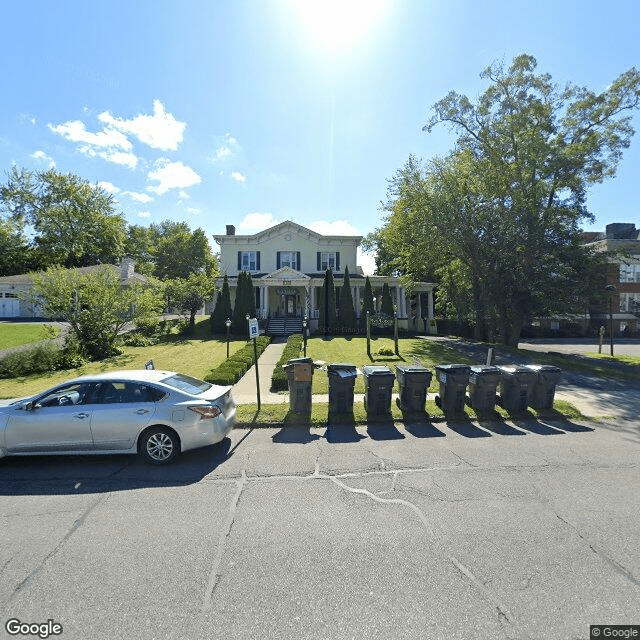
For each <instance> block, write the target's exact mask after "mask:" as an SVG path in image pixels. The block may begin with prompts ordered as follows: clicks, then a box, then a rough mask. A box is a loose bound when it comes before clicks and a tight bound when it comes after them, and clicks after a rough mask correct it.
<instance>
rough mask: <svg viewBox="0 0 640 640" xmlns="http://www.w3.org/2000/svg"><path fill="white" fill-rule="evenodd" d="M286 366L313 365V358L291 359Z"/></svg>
mask: <svg viewBox="0 0 640 640" xmlns="http://www.w3.org/2000/svg"><path fill="white" fill-rule="evenodd" d="M287 364H313V358H291V360H287Z"/></svg>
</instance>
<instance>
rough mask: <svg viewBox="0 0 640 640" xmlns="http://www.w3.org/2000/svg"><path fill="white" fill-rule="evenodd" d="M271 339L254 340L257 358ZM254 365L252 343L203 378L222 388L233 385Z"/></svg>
mask: <svg viewBox="0 0 640 640" xmlns="http://www.w3.org/2000/svg"><path fill="white" fill-rule="evenodd" d="M270 342H271V338H270V337H269V336H260V337H259V338H256V346H257V347H258V358H259V357H260V356H261V355H262V352H263V351H264V350H265V349H266V348H267V346H268V345H269V343H270ZM253 363H254V353H253V342H251V341H249V342H247V344H246V345H245V346H244V347H242V349H240V351H236V352H235V353H234V354H233V355H232V356H231V357H230V358H229V359H228V360H225V361H224V362H223V363H222V364H221V365H220V366H219V367H216V368H215V369H212V370H211V371H210V372H209V373H208V374H207V375H206V376H205V377H204V379H205V381H206V382H211V383H212V384H220V385H223V386H227V385H231V384H235V383H236V382H238V380H240V378H242V376H243V375H244V374H245V373H246V372H247V371H248V370H249V368H250V367H251V366H252V365H253Z"/></svg>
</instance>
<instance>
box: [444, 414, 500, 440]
mask: <svg viewBox="0 0 640 640" xmlns="http://www.w3.org/2000/svg"><path fill="white" fill-rule="evenodd" d="M446 424H447V427H448V428H449V429H451V431H455V432H456V433H457V434H459V435H461V436H464V437H465V438H490V437H491V435H492V434H491V433H489V432H488V431H485V430H484V429H480V428H479V427H477V426H476V425H475V424H473V422H471V420H470V419H469V418H467V417H464V416H456V417H455V418H454V417H452V419H451V420H450V421H447V423H446Z"/></svg>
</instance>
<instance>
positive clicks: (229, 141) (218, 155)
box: [213, 133, 240, 162]
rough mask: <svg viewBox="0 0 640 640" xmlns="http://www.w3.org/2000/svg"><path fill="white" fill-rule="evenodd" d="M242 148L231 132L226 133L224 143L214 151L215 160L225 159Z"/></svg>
mask: <svg viewBox="0 0 640 640" xmlns="http://www.w3.org/2000/svg"><path fill="white" fill-rule="evenodd" d="M239 149H240V145H239V144H238V140H237V139H236V138H234V137H233V136H232V135H231V134H230V133H225V135H224V140H223V142H222V144H221V145H220V146H219V147H218V148H217V149H216V150H215V151H214V154H213V161H214V162H217V161H218V160H223V159H224V158H228V157H229V156H232V155H234V154H235V153H237V152H238V150H239Z"/></svg>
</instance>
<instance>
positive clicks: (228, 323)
mask: <svg viewBox="0 0 640 640" xmlns="http://www.w3.org/2000/svg"><path fill="white" fill-rule="evenodd" d="M225 325H226V327H227V360H228V359H229V329H231V320H230V319H229V318H227V319H226V321H225Z"/></svg>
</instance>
